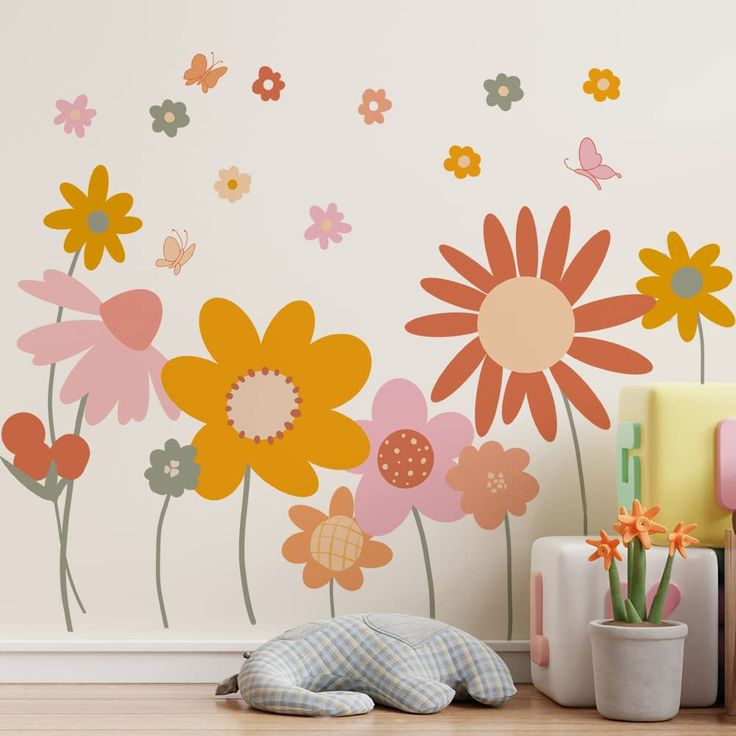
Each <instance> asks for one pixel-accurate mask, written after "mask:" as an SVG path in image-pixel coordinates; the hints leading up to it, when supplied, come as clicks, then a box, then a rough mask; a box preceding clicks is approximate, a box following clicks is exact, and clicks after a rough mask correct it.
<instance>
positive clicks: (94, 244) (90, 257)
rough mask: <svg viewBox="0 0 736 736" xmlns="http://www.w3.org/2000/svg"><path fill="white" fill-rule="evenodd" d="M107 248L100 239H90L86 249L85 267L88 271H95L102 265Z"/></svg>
mask: <svg viewBox="0 0 736 736" xmlns="http://www.w3.org/2000/svg"><path fill="white" fill-rule="evenodd" d="M104 252H105V246H104V244H103V242H102V240H100V238H95V239H94V240H93V239H91V238H90V239H89V240H88V241H87V245H86V246H85V248H84V265H85V266H86V268H87V270H89V271H94V270H95V269H96V268H97V266H99V265H100V261H101V260H102V254H103V253H104Z"/></svg>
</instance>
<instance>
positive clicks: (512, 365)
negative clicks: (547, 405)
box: [478, 276, 575, 373]
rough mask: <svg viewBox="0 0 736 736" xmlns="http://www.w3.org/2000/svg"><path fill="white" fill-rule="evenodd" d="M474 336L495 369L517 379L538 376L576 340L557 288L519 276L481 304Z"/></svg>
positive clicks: (569, 313) (571, 317)
mask: <svg viewBox="0 0 736 736" xmlns="http://www.w3.org/2000/svg"><path fill="white" fill-rule="evenodd" d="M478 336H479V337H480V342H481V344H482V345H483V348H484V349H485V351H486V353H488V355H489V356H490V357H491V358H492V359H493V360H495V361H496V363H498V364H499V365H501V366H503V367H504V368H508V369H509V370H512V371H516V372H518V373H536V372H537V371H542V370H544V369H546V368H549V367H550V366H553V365H554V364H555V363H557V362H558V361H559V360H560V358H562V357H563V356H564V355H565V354H566V353H567V351H568V349H569V347H570V344H571V343H572V340H573V337H574V336H575V316H574V314H573V311H572V307H571V306H570V302H569V301H568V300H567V297H566V296H565V295H564V294H563V293H562V292H561V291H560V290H559V289H558V288H557V287H556V286H554V285H553V284H551V283H550V282H549V281H545V280H544V279H538V278H535V277H533V276H520V277H518V278H514V279H508V280H507V281H503V282H502V283H500V284H499V285H498V286H496V287H494V288H493V289H491V291H490V292H489V293H488V295H487V296H486V298H485V299H484V300H483V303H482V304H481V306H480V310H479V313H478Z"/></svg>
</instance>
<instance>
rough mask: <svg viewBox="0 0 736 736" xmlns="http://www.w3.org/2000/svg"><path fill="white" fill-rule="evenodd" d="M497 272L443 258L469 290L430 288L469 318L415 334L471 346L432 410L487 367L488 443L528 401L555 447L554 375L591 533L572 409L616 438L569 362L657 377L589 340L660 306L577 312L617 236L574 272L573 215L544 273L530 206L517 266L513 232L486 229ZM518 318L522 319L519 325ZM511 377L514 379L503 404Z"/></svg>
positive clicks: (481, 403)
mask: <svg viewBox="0 0 736 736" xmlns="http://www.w3.org/2000/svg"><path fill="white" fill-rule="evenodd" d="M483 239H484V242H485V252H486V257H487V260H488V266H489V268H486V267H485V266H482V265H481V264H480V263H478V262H477V261H475V260H473V259H472V258H470V256H468V255H466V254H465V253H463V252H462V251H459V250H457V249H456V248H453V247H452V246H449V245H441V246H440V253H441V254H442V256H443V257H444V258H445V260H446V261H447V262H448V263H449V264H450V266H452V268H454V269H455V270H456V271H457V272H458V273H459V274H460V276H462V277H463V278H464V279H465V280H466V281H467V282H468V283H459V282H456V281H451V280H447V279H440V278H427V279H423V280H422V281H421V286H422V288H423V289H424V290H425V291H427V292H428V293H429V294H432V295H433V296H435V297H437V298H438V299H440V300H442V301H443V302H446V303H448V304H451V305H452V306H453V307H457V308H458V310H462V311H451V312H443V313H439V314H430V315H428V316H426V317H419V318H417V319H413V320H411V321H410V322H409V323H408V324H407V325H406V330H407V331H408V332H410V333H412V334H414V335H423V336H425V337H457V336H461V335H471V336H472V338H471V340H470V342H468V343H467V344H466V345H465V346H464V347H463V348H462V349H461V350H460V351H459V352H458V353H457V354H456V355H455V357H454V358H452V360H451V361H450V362H449V363H448V365H447V366H446V367H445V369H444V370H443V371H442V373H441V374H440V376H439V378H438V379H437V382H436V383H435V385H434V388H433V389H432V401H442V400H443V399H446V398H447V397H448V396H450V395H451V394H453V393H455V391H457V390H458V389H459V388H460V386H462V385H463V384H464V383H465V382H466V381H467V380H468V379H469V378H470V377H471V376H472V375H473V373H475V371H476V370H477V369H478V368H480V377H479V379H478V389H477V392H476V400H475V426H476V429H477V431H478V434H480V435H481V436H482V435H485V434H486V433H487V432H488V430H489V429H490V428H491V426H492V424H493V421H494V419H495V418H496V413H497V410H498V407H499V403H501V404H502V407H501V414H502V417H503V421H504V422H505V423H506V424H510V423H511V422H513V421H514V420H515V419H516V417H517V416H518V414H519V411H520V410H521V407H522V405H523V403H524V401H525V400H526V401H527V402H528V404H529V409H530V411H531V414H532V419H533V420H534V423H535V425H536V426H537V429H538V430H539V433H540V434H541V435H542V437H544V438H545V439H546V440H548V441H551V440H553V439H554V438H555V437H556V435H557V407H556V406H555V401H554V398H553V396H552V391H551V389H550V384H549V379H548V377H547V375H546V371H549V374H550V375H551V377H552V379H553V380H554V381H555V383H556V384H557V386H558V387H559V389H560V392H561V394H562V401H563V405H564V406H565V411H566V413H567V417H568V421H569V423H570V429H571V432H572V435H573V444H574V447H575V454H576V460H577V465H578V476H579V481H580V493H581V498H582V503H583V531H584V533H585V534H587V528H588V521H587V504H586V499H585V484H584V479H583V473H582V461H581V458H580V452H579V447H578V442H577V432H576V430H575V425H574V421H573V416H572V411H571V409H570V404H573V405H574V406H575V407H576V408H577V409H578V411H579V412H580V413H581V414H583V416H585V417H586V418H587V419H588V420H589V421H590V422H592V423H593V424H595V425H596V426H597V427H601V428H602V429H608V428H609V427H610V426H611V421H610V419H609V418H608V413H607V412H606V409H605V407H604V406H603V404H602V403H601V401H600V400H599V399H598V397H597V396H596V395H595V393H594V392H593V390H592V389H591V388H590V386H588V384H587V383H586V382H585V381H584V380H583V379H582V378H581V377H580V376H579V375H578V373H577V372H576V371H575V370H574V369H573V368H571V367H570V366H569V365H568V364H567V362H566V360H565V358H568V357H569V358H574V359H576V360H580V361H582V362H583V363H587V364H588V365H592V366H594V367H596V368H602V369H603V370H608V371H614V372H617V373H628V374H641V373H647V372H649V371H650V370H651V369H652V364H651V363H650V362H649V360H647V358H645V357H644V356H643V355H640V354H639V353H637V352H635V351H633V350H630V349H629V348H625V347H623V346H621V345H618V344H616V343H613V342H608V341H606V340H599V339H596V338H592V337H587V336H585V335H584V334H582V335H581V334H580V333H587V332H596V331H598V330H602V329H606V328H608V327H614V326H616V325H621V324H624V323H626V322H630V321H631V320H633V319H636V318H637V317H640V316H641V315H642V314H644V313H645V312H646V311H647V310H649V309H650V308H651V307H652V306H653V305H654V299H652V297H649V296H645V295H641V294H623V295H620V296H612V297H608V298H605V299H598V300H595V301H591V302H588V303H586V304H581V305H578V304H577V303H578V301H579V300H580V298H581V297H582V295H583V294H584V293H585V291H586V290H587V289H588V287H589V286H590V285H591V283H592V281H593V279H594V278H595V276H596V274H597V273H598V271H599V269H600V268H601V266H602V265H603V261H604V259H605V257H606V253H607V252H608V246H609V243H610V239H611V236H610V233H609V232H608V231H607V230H601V231H600V232H597V233H596V234H595V235H593V236H592V237H591V238H589V240H588V241H587V242H586V243H585V244H584V245H583V247H582V248H581V249H580V251H579V252H578V253H577V254H576V255H575V257H574V258H573V259H572V260H571V261H570V263H569V264H568V265H567V267H566V266H565V263H566V261H567V255H568V246H569V241H570V210H569V209H568V208H567V207H563V208H562V209H561V210H560V211H559V212H558V213H557V216H556V217H555V220H554V222H553V223H552V228H551V230H550V233H549V237H548V238H547V244H546V247H545V248H544V251H543V253H542V257H541V267H540V264H539V247H538V240H537V229H536V225H535V223H534V218H533V216H532V213H531V211H530V210H529V209H528V208H527V207H523V208H522V209H521V211H520V212H519V217H518V221H517V224H516V257H514V251H513V250H512V248H511V243H510V241H509V237H508V235H507V234H506V231H505V229H504V227H503V225H502V224H501V222H500V221H499V220H498V218H497V217H495V215H487V216H486V218H485V221H484V223H483ZM511 315H513V319H511V318H510V316H511ZM504 370H506V371H509V374H510V375H509V378H508V381H507V383H506V388H505V392H504V395H503V400H502V402H501V386H502V381H503V374H504Z"/></svg>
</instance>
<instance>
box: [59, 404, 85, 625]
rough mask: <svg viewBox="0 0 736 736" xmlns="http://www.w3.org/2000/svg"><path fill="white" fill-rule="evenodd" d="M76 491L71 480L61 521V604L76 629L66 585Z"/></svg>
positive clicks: (76, 428)
mask: <svg viewBox="0 0 736 736" xmlns="http://www.w3.org/2000/svg"><path fill="white" fill-rule="evenodd" d="M86 405H87V396H86V395H85V396H83V397H82V398H81V400H80V401H79V408H78V409H77V418H76V421H75V422H74V434H77V435H78V434H79V432H80V430H81V429H82V418H83V417H84V407H85V406H86ZM73 493H74V481H73V480H70V481H69V483H68V485H67V487H66V493H65V495H64V518H63V520H62V522H61V542H60V544H59V585H60V587H61V605H62V606H63V608H64V620H65V621H66V630H67V631H69V632H72V631H74V627H73V626H72V617H71V613H70V611H69V593H68V591H67V587H66V581H67V573H68V568H67V562H66V552H67V547H68V543H69V515H70V514H71V510H72V494H73Z"/></svg>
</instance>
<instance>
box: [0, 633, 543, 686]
mask: <svg viewBox="0 0 736 736" xmlns="http://www.w3.org/2000/svg"><path fill="white" fill-rule="evenodd" d="M262 643H263V642H222V641H218V642H207V641H201V642H167V643H165V644H164V643H159V642H140V641H130V642H119V641H115V642H110V641H90V642H84V643H79V644H75V645H71V644H69V643H68V642H0V683H26V682H27V683H67V682H75V683H148V682H164V683H192V682H212V683H215V682H219V681H220V680H223V679H224V678H226V677H229V676H230V675H232V674H235V673H236V672H237V671H238V670H239V669H240V665H241V664H242V663H243V652H244V651H247V650H253V649H257V648H258V646H259V644H262ZM486 643H487V644H488V645H489V646H490V647H492V648H493V649H495V650H496V652H498V654H499V656H501V658H502V659H503V660H504V661H505V662H506V664H507V665H508V667H509V669H510V670H511V674H512V676H513V678H514V681H515V682H518V683H522V682H530V681H531V674H530V663H529V642H528V641H489V642H486Z"/></svg>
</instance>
